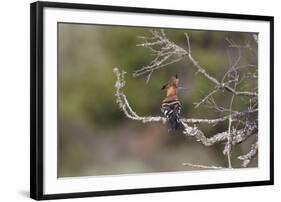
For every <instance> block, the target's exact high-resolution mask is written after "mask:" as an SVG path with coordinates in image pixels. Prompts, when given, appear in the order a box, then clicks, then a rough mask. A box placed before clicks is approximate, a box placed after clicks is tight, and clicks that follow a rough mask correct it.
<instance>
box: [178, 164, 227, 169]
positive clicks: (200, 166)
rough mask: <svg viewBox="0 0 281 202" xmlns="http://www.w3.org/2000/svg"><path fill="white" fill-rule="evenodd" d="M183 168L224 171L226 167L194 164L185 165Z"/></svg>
mask: <svg viewBox="0 0 281 202" xmlns="http://www.w3.org/2000/svg"><path fill="white" fill-rule="evenodd" d="M182 165H183V166H190V167H193V168H204V169H223V168H224V167H220V166H206V165H198V164H192V163H183V164H182Z"/></svg>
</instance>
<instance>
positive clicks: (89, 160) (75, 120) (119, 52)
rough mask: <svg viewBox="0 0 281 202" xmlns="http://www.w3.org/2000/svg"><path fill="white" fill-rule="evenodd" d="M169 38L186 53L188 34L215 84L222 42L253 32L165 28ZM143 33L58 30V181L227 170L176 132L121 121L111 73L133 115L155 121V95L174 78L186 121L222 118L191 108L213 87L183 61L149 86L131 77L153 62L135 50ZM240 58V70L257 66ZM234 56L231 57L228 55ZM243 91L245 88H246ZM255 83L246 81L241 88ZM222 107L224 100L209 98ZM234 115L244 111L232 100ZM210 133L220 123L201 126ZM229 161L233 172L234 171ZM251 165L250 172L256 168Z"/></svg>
mask: <svg viewBox="0 0 281 202" xmlns="http://www.w3.org/2000/svg"><path fill="white" fill-rule="evenodd" d="M165 32H166V35H167V36H168V38H169V39H170V40H172V41H174V42H176V43H177V44H178V45H180V46H181V47H183V48H186V39H185V36H184V33H185V32H187V33H188V34H189V36H190V41H191V48H192V54H193V56H194V58H195V59H196V60H197V61H199V62H200V64H201V65H202V66H204V67H205V68H206V70H207V71H208V72H209V73H210V74H211V75H213V76H214V77H216V78H218V80H220V79H221V78H222V76H223V75H224V74H225V72H226V71H227V69H228V67H229V61H228V56H227V50H228V49H227V46H228V43H227V42H226V40H225V39H226V38H231V39H233V40H234V41H235V42H236V43H237V44H245V43H246V42H248V41H250V42H251V40H252V34H250V33H240V32H222V31H203V30H180V29H166V30H165ZM147 35H149V29H148V28H137V27H122V26H98V25H83V24H62V23H60V24H59V32H58V39H59V43H58V73H59V77H58V78H59V94H58V96H59V144H58V157H59V170H58V175H59V176H60V177H65V176H85V175H91V176H92V175H107V174H122V173H143V172H160V171H177V170H179V171H183V170H190V169H191V168H189V167H184V166H182V163H184V162H191V163H195V164H205V165H208V164H209V165H218V166H226V165H227V161H226V157H225V156H223V154H222V152H221V151H222V150H221V147H222V145H218V146H215V147H211V148H206V147H204V146H202V145H201V144H199V143H197V142H195V140H194V139H190V138H186V137H185V136H183V135H181V134H180V133H178V134H170V133H168V132H167V128H166V127H165V126H164V125H162V124H160V123H148V124H143V123H141V122H135V121H132V120H129V119H128V118H126V117H125V115H124V114H123V112H122V111H120V109H119V108H118V105H117V104H116V99H115V87H114V85H115V75H114V74H113V71H112V70H113V68H114V67H119V68H120V69H122V70H125V71H126V72H127V74H126V87H125V89H124V91H125V93H126V95H127V96H128V100H129V102H130V104H131V107H133V109H134V110H135V111H136V112H137V113H138V114H139V115H144V116H145V115H152V116H153V115H161V112H160V105H161V101H162V99H163V98H164V96H165V93H164V92H163V91H161V87H162V85H163V84H165V83H167V82H168V81H169V79H170V77H171V76H172V75H175V74H178V76H179V79H180V86H182V87H184V88H187V90H182V91H180V93H179V97H180V100H181V102H182V106H183V111H182V116H184V117H186V118H191V117H193V118H216V117H218V116H219V115H220V114H218V113H217V112H215V111H213V110H209V109H206V108H198V109H195V108H194V105H193V103H194V102H198V101H200V99H202V98H203V97H204V95H206V94H207V93H208V92H210V91H211V90H212V89H213V87H214V86H213V84H212V83H210V82H209V81H207V80H206V79H204V78H203V77H202V76H201V75H199V74H196V72H195V69H194V67H193V66H192V65H191V63H190V62H189V61H188V60H187V59H184V60H183V61H181V62H178V63H176V64H173V65H170V66H168V67H165V68H163V69H160V70H159V71H156V72H155V73H154V74H153V75H152V77H151V80H150V82H149V83H148V84H146V83H145V81H146V78H145V77H140V78H134V77H133V76H132V73H133V71H134V70H136V69H138V68H140V67H142V66H144V65H147V64H149V63H150V61H151V60H152V59H153V56H152V55H151V53H150V52H149V50H147V49H145V48H142V47H137V46H136V44H138V43H141V42H142V40H141V39H140V38H138V36H147ZM248 52H249V51H245V53H244V52H243V60H241V63H243V64H254V63H257V61H256V60H257V57H256V55H253V54H252V53H248ZM229 54H230V55H231V58H235V57H236V56H235V54H236V53H235V52H234V51H232V52H230V53H229ZM247 85H248V86H247ZM253 85H257V84H256V83H246V84H245V86H242V87H241V88H243V89H247V88H250V87H252V86H253ZM215 98H216V99H217V100H219V104H220V105H222V106H227V105H228V103H229V100H230V95H229V94H225V93H222V94H218V95H216V97H215ZM234 106H235V108H237V109H243V108H245V107H246V105H245V103H244V104H243V101H237V102H234ZM200 127H202V128H203V130H204V132H205V133H206V134H207V135H208V134H209V135H212V134H215V133H217V132H220V131H222V130H225V129H226V125H225V124H218V125H216V126H212V127H210V126H209V125H203V126H200ZM251 142H252V140H251V139H249V141H248V142H247V143H246V144H243V145H239V146H238V147H237V148H236V149H235V151H234V153H233V156H235V155H238V154H240V153H241V152H246V150H245V149H247V148H248V146H249V144H251ZM240 163H241V162H239V161H238V160H235V159H234V163H233V165H234V167H240ZM256 164H257V162H254V163H253V164H252V166H256Z"/></svg>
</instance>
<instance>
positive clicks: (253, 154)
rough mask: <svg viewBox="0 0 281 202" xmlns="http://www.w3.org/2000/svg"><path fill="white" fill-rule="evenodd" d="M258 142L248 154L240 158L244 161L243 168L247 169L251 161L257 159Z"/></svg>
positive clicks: (239, 157)
mask: <svg viewBox="0 0 281 202" xmlns="http://www.w3.org/2000/svg"><path fill="white" fill-rule="evenodd" d="M258 147H259V145H258V141H257V142H256V143H254V144H252V146H251V149H250V151H249V152H248V153H247V154H244V155H241V156H238V159H240V160H242V161H243V163H242V166H243V167H247V166H248V165H249V164H250V163H251V161H252V160H253V159H254V158H255V157H256V155H257V153H258Z"/></svg>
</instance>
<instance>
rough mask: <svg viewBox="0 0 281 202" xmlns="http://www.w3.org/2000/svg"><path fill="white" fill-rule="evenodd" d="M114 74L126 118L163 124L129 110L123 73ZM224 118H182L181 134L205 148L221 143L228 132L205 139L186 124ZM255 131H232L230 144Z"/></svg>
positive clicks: (193, 127) (202, 134)
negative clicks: (124, 90) (192, 138)
mask: <svg viewBox="0 0 281 202" xmlns="http://www.w3.org/2000/svg"><path fill="white" fill-rule="evenodd" d="M113 71H114V73H115V75H116V83H115V88H116V93H115V96H116V101H117V103H118V105H119V108H120V109H121V110H122V111H123V112H124V114H125V115H126V117H127V118H129V119H132V120H136V121H142V122H143V123H147V122H162V123H165V122H166V119H165V118H164V117H160V116H156V117H153V116H139V115H138V114H137V113H136V112H135V111H133V109H132V108H131V106H130V104H129V102H128V100H127V97H126V95H125V94H124V92H123V91H122V88H123V87H124V86H125V80H124V75H125V72H124V71H122V72H120V70H119V69H118V68H114V70H113ZM255 112H256V110H253V111H247V112H239V113H236V114H233V116H234V117H239V116H243V115H245V114H248V113H255ZM226 120H227V118H226V117H222V118H219V119H186V118H182V119H181V121H182V123H183V125H184V127H185V129H184V130H183V133H184V134H185V135H187V136H190V137H194V138H195V139H196V140H197V141H198V142H201V143H202V144H203V145H205V146H212V145H214V144H216V143H220V142H223V141H226V140H227V137H228V131H225V132H222V133H218V134H215V135H213V136H211V137H206V136H205V134H204V133H203V132H202V131H201V130H200V129H198V128H197V127H196V126H189V125H188V124H187V123H192V124H195V123H207V124H213V123H215V122H220V121H226ZM256 131H257V126H256V125H249V126H248V127H245V128H243V129H240V130H234V131H232V133H233V139H232V144H238V143H240V142H242V141H244V140H245V139H247V138H248V137H249V136H251V135H253V134H254V133H256Z"/></svg>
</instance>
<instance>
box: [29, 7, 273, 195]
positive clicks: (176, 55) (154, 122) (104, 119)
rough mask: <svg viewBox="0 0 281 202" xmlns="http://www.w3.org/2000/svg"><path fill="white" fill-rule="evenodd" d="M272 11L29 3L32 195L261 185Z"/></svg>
mask: <svg viewBox="0 0 281 202" xmlns="http://www.w3.org/2000/svg"><path fill="white" fill-rule="evenodd" d="M273 19H274V18H273V17H272V16H257V15H244V14H243V15H240V14H226V13H212V12H195V11H182V10H181V11H179V10H163V9H148V8H133V7H116V6H102V5H88V4H72V3H55V2H35V3H32V4H31V144H30V145H31V148H30V150H31V153H30V155H31V161H30V162H31V165H30V168H31V169H30V177H31V179H30V195H31V198H33V199H36V200H42V199H59V198H73V197H89V196H103V195H119V194H137V193H152V192H168V191H185V190H197V189H213V188H226V187H243V186H258V185H272V184H273V168H274V166H273V55H274V54H273V43H274V42H273V33H274V32H273V27H274V24H273V22H274V21H273Z"/></svg>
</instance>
